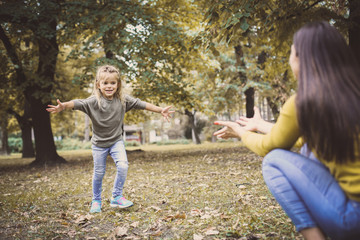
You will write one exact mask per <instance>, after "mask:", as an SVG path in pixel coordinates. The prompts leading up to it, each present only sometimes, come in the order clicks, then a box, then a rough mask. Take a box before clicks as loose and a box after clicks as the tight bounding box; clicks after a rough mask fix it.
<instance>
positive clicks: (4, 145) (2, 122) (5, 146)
mask: <svg viewBox="0 0 360 240" xmlns="http://www.w3.org/2000/svg"><path fill="white" fill-rule="evenodd" d="M7 125H8V116H7V114H4V116H3V117H2V118H1V119H0V127H1V132H2V133H1V150H2V151H1V153H2V154H4V155H10V153H11V150H10V146H9V142H8V131H7Z"/></svg>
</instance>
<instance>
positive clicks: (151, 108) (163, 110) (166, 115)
mask: <svg viewBox="0 0 360 240" xmlns="http://www.w3.org/2000/svg"><path fill="white" fill-rule="evenodd" d="M170 108H171V106H167V107H164V108H162V107H158V106H155V105H154V104H151V103H148V102H147V103H146V107H145V109H146V110H148V111H151V112H156V113H161V115H162V116H163V117H164V119H165V120H166V121H168V122H169V121H170V120H169V119H170V118H171V115H170V114H171V113H174V112H175V111H174V110H170Z"/></svg>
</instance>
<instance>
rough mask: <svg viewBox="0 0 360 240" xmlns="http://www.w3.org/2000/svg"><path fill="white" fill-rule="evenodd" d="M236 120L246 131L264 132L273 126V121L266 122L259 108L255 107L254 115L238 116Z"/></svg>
mask: <svg viewBox="0 0 360 240" xmlns="http://www.w3.org/2000/svg"><path fill="white" fill-rule="evenodd" d="M236 122H237V123H239V124H240V125H241V126H243V127H244V129H245V130H247V131H252V132H261V133H264V134H266V133H268V132H270V131H271V128H272V127H273V126H274V124H273V123H271V122H267V121H265V120H264V119H263V118H262V117H261V114H260V111H259V108H257V107H254V117H252V118H247V117H240V119H239V120H236Z"/></svg>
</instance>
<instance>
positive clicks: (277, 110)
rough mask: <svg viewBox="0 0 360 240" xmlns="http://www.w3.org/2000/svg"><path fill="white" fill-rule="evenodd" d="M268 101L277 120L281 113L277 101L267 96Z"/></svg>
mask: <svg viewBox="0 0 360 240" xmlns="http://www.w3.org/2000/svg"><path fill="white" fill-rule="evenodd" d="M266 101H267V102H268V105H269V107H270V109H271V112H272V114H273V116H274V118H275V120H276V119H277V118H278V116H279V113H280V112H279V109H278V107H277V105H276V104H275V102H274V101H273V100H272V98H270V97H267V98H266ZM269 120H270V119H269Z"/></svg>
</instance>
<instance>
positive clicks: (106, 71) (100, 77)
mask: <svg viewBox="0 0 360 240" xmlns="http://www.w3.org/2000/svg"><path fill="white" fill-rule="evenodd" d="M111 76H115V78H116V79H117V81H118V88H117V90H116V92H115V94H114V97H115V98H118V99H120V101H121V103H122V104H123V105H124V104H125V90H124V83H123V81H122V79H121V76H120V72H119V70H118V69H117V68H116V67H114V66H111V65H104V66H100V67H99V68H98V69H97V71H96V77H95V81H94V88H93V93H92V95H94V96H95V97H96V100H97V102H98V105H99V108H100V109H101V96H102V94H101V91H100V89H99V84H100V81H104V80H107V79H108V78H109V77H111Z"/></svg>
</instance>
